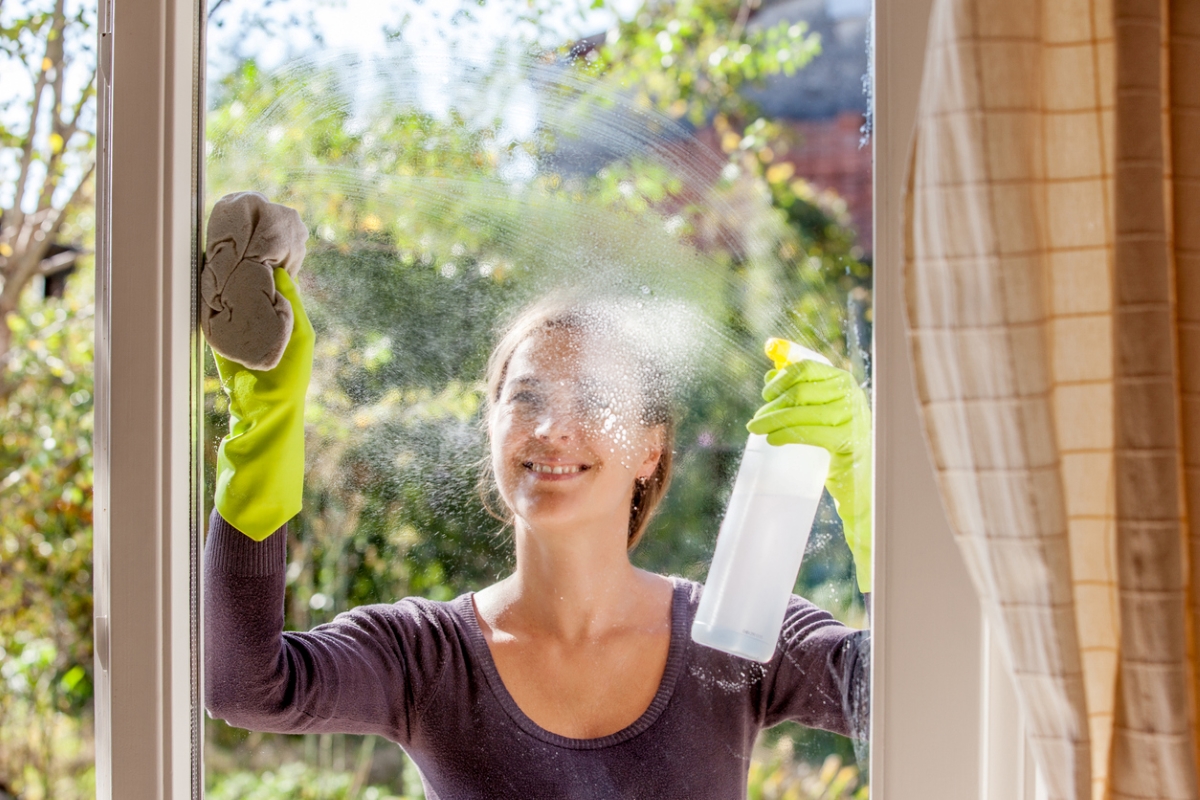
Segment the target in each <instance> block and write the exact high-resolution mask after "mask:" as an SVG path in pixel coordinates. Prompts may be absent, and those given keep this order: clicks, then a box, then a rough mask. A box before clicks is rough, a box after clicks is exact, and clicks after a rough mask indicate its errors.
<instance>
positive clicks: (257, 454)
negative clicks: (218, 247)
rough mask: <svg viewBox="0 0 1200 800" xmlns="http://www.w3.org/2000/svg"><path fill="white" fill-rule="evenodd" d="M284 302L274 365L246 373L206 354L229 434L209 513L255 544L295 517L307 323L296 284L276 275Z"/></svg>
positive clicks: (308, 357) (309, 345)
mask: <svg viewBox="0 0 1200 800" xmlns="http://www.w3.org/2000/svg"><path fill="white" fill-rule="evenodd" d="M274 274H275V289H276V290H277V291H278V292H279V293H280V294H281V295H283V296H284V297H285V298H286V299H287V301H288V302H289V303H291V304H292V315H293V323H292V335H291V338H290V339H289V340H288V344H287V348H286V349H284V351H283V357H282V358H281V359H280V360H279V363H278V364H277V365H276V366H275V367H274V368H272V369H269V370H263V371H259V370H253V369H249V368H247V367H244V366H242V365H241V364H238V363H237V362H236V361H230V360H229V359H227V358H224V357H222V356H219V355H217V354H216V353H215V352H214V353H213V358H215V359H216V362H217V371H218V372H219V373H220V374H221V387H222V388H223V389H224V390H225V394H227V395H228V396H229V435H227V436H226V437H225V438H224V439H222V440H221V446H220V448H219V449H218V450H217V490H216V498H215V499H216V505H217V511H219V512H220V513H221V516H222V517H224V518H225V521H226V522H228V523H229V524H230V525H232V526H233V527H235V528H237V529H238V530H239V531H241V532H242V533H244V534H246V535H247V536H249V537H250V538H251V539H254V540H255V541H259V542H261V541H262V540H263V539H266V538H267V537H268V536H270V535H271V534H272V533H274V532H275V531H276V530H278V528H279V527H280V526H281V525H283V523H285V522H287V521H288V520H289V519H291V518H292V517H294V516H296V514H298V513H300V506H301V496H302V494H303V490H304V395H305V394H306V393H307V392H308V381H309V378H311V377H312V361H313V342H314V340H315V337H314V336H313V328H312V324H311V323H310V322H309V321H308V315H307V314H305V313H304V304H303V303H301V301H300V295H299V293H298V292H297V291H296V285H295V284H294V283H293V282H292V278H291V276H289V275H288V274H287V271H286V270H284V269H276V270H275V272H274Z"/></svg>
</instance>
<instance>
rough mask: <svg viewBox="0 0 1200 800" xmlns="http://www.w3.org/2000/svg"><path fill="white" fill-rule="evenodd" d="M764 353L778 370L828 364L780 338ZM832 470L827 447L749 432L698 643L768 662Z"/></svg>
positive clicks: (698, 625)
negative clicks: (799, 364)
mask: <svg viewBox="0 0 1200 800" xmlns="http://www.w3.org/2000/svg"><path fill="white" fill-rule="evenodd" d="M766 351H767V355H768V356H770V357H771V359H772V360H773V361H774V362H775V367H776V368H777V369H780V368H782V367H784V366H785V365H787V364H791V363H795V362H797V361H805V360H812V361H819V362H821V363H822V364H829V361H828V360H827V359H825V358H823V357H822V356H820V355H819V354H817V353H814V352H813V351H811V350H808V349H807V348H804V347H801V346H800V345H798V344H796V343H794V342H789V341H786V340H783V339H770V340H768V341H767V346H766ZM828 473H829V451H827V450H825V449H824V448H822V447H815V446H813V445H807V444H785V445H778V446H777V445H771V444H768V443H767V438H766V437H765V436H757V435H751V436H750V439H749V440H748V441H747V442H746V451H745V453H744V455H743V456H742V463H741V466H740V467H739V468H738V473H737V479H736V480H735V481H734V484H733V494H732V495H731V496H730V498H729V505H728V507H727V508H726V509H725V518H724V519H723V520H722V521H721V530H720V533H719V534H718V536H717V548H716V552H715V553H713V560H712V565H711V566H710V567H709V569H708V580H707V581H706V582H705V584H704V594H703V595H702V596H701V598H700V608H699V609H698V610H697V612H696V620H695V622H693V623H692V639H693V640H694V641H696V642H698V643H700V644H703V645H707V646H708V647H713V648H716V649H717V650H722V651H724V652H726V653H732V654H733V655H736V656H741V657H742V658H748V659H751V660H753V661H759V662H762V663H766V662H768V661H770V660H771V657H772V656H773V655H774V653H775V644H776V642H777V640H778V639H779V632H780V630H781V629H782V628H783V615H784V613H785V612H786V611H787V604H788V597H790V596H791V593H792V587H793V586H795V584H796V575H797V574H799V572H800V562H801V560H802V559H803V558H804V548H805V546H806V545H807V544H808V535H809V532H810V531H811V529H812V524H813V519H814V517H816V514H817V505H818V503H820V501H821V492H822V490H823V488H824V486H825V477H826V475H827V474H828Z"/></svg>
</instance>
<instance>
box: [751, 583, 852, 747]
mask: <svg viewBox="0 0 1200 800" xmlns="http://www.w3.org/2000/svg"><path fill="white" fill-rule="evenodd" d="M764 689H765V692H764V695H763V712H762V713H763V724H764V726H766V727H770V726H771V725H776V724H778V723H780V722H783V721H784V720H794V721H796V722H799V723H801V724H802V725H807V726H808V727H810V728H821V729H822V730H827V731H832V732H834V733H840V734H842V735H843V736H849V737H851V738H854V739H866V738H867V737H868V736H869V735H870V730H871V728H870V723H871V702H870V700H871V696H870V693H871V634H870V631H865V630H857V629H854V628H848V627H846V626H845V625H842V624H841V623H840V622H838V621H837V620H835V619H834V618H833V617H832V616H831V615H830V614H829V612H827V611H824V610H822V609H820V608H818V607H816V606H814V605H813V604H812V603H810V602H808V601H807V600H804V599H802V598H799V597H792V599H791V602H790V603H789V604H788V609H787V615H786V616H785V617H784V621H783V632H782V633H781V634H780V639H779V650H778V651H777V652H776V654H775V658H774V659H772V661H771V664H770V665H769V667H768V669H767V676H766V682H765V685H764Z"/></svg>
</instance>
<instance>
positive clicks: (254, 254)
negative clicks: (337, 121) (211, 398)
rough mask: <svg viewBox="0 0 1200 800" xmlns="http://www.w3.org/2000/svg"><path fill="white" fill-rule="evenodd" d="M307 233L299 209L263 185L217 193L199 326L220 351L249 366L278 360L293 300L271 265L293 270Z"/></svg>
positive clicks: (288, 334) (297, 266)
mask: <svg viewBox="0 0 1200 800" xmlns="http://www.w3.org/2000/svg"><path fill="white" fill-rule="evenodd" d="M307 240H308V229H307V228H305V227H304V223H303V222H302V221H301V220H300V214H299V213H297V212H296V210H295V209H292V208H288V207H287V206H281V205H279V204H278V203H272V202H270V201H269V200H267V198H266V197H264V196H263V195H261V194H259V193H258V192H235V193H234V194H227V195H225V196H224V197H222V198H221V199H220V200H218V201H217V204H216V205H215V206H213V210H212V215H211V216H209V218H208V248H207V249H206V250H205V257H204V267H203V268H202V269H201V270H200V297H201V300H202V302H201V307H200V327H201V329H202V330H203V331H204V338H205V339H206V340H208V344H209V346H210V347H212V349H213V350H214V351H216V352H217V353H220V354H221V355H223V356H225V357H226V358H228V359H231V360H233V361H236V362H238V363H239V364H244V365H245V366H247V367H249V368H250V369H258V370H265V369H271V368H272V367H274V366H275V365H276V364H278V363H279V359H280V358H282V357H283V350H284V348H285V347H286V346H287V343H288V339H290V338H291V335H292V306H291V304H290V303H288V301H287V300H286V299H284V298H283V296H282V295H280V294H279V293H278V292H277V291H275V275H274V272H273V270H274V269H275V268H278V267H282V268H283V269H286V270H287V272H288V274H289V275H291V276H292V277H295V276H296V273H298V272H299V271H300V264H301V263H302V262H303V261H304V243H305V241H307Z"/></svg>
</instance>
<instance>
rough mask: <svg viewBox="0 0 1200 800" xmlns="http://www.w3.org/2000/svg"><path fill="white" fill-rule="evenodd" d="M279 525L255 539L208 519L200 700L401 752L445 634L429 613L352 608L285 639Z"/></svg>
mask: <svg viewBox="0 0 1200 800" xmlns="http://www.w3.org/2000/svg"><path fill="white" fill-rule="evenodd" d="M286 558H287V526H286V525H285V526H283V527H281V528H280V529H279V530H277V531H276V532H275V533H273V534H271V535H270V536H268V537H267V538H266V539H264V540H263V541H261V542H256V541H254V540H253V539H250V538H249V537H248V536H245V535H243V534H242V533H240V532H239V531H237V529H235V528H234V527H233V526H231V525H230V524H229V523H228V522H226V521H225V520H224V519H222V518H221V516H220V515H219V514H218V513H216V512H215V511H214V512H213V516H212V521H211V524H210V526H209V534H208V540H207V542H206V543H205V553H204V576H205V586H204V627H205V630H204V641H205V654H204V670H205V702H206V705H207V707H208V710H209V713H210V714H211V715H212V716H214V717H217V718H220V719H224V720H225V721H227V722H229V723H230V724H231V725H235V726H238V727H241V728H249V729H251V730H259V731H270V732H276V733H333V732H337V733H359V734H367V733H373V734H380V735H382V736H386V737H387V738H389V739H391V740H393V741H396V742H399V743H401V744H404V743H406V742H408V741H409V740H410V738H411V736H412V734H413V727H414V724H415V721H416V719H417V717H418V716H419V712H420V710H421V708H422V701H423V700H424V698H425V696H426V695H429V694H432V691H433V687H434V686H435V685H436V681H437V677H438V676H439V675H440V673H441V671H442V668H443V667H444V665H445V663H446V660H447V659H448V658H449V649H450V646H451V638H452V637H451V636H449V635H448V634H449V632H448V631H447V630H446V626H445V624H444V620H441V619H440V616H441V615H439V614H438V613H437V612H436V610H435V609H433V608H430V607H427V606H428V605H429V604H426V603H422V602H421V601H416V600H404V601H401V602H399V603H395V604H392V605H371V606H360V607H358V608H356V609H354V610H352V611H349V612H347V613H344V614H339V615H338V616H337V617H336V618H335V619H334V620H333V621H332V622H329V623H327V624H325V625H321V626H318V627H316V628H314V629H313V630H311V631H308V632H306V633H291V632H288V633H285V632H284V630H283V622H284V586H285V566H286Z"/></svg>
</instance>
